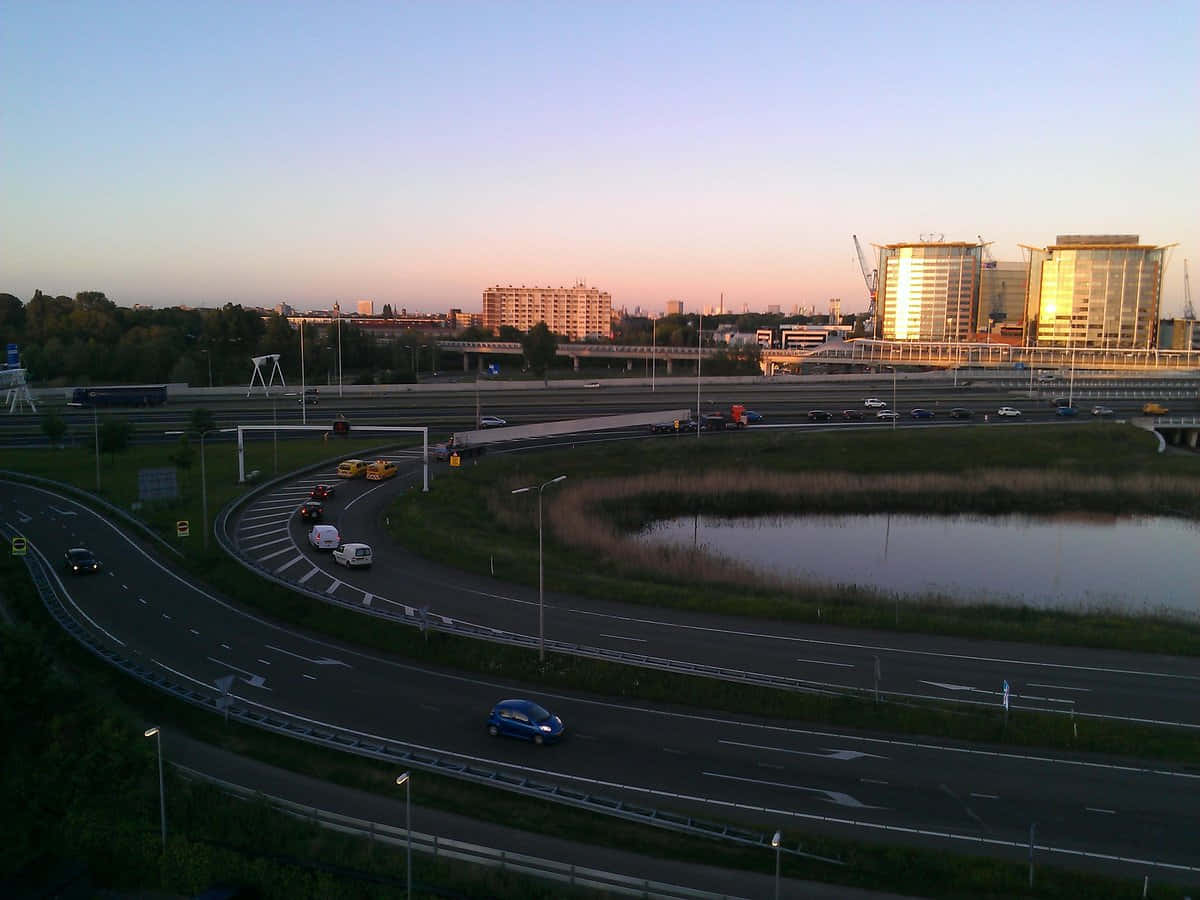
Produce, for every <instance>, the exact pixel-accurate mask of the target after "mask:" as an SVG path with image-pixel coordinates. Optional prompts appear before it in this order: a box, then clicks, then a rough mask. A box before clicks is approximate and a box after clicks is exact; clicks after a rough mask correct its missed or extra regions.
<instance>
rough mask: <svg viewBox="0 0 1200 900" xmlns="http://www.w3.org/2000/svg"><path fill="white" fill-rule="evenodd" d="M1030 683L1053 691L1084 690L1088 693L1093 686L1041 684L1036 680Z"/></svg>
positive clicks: (1031, 685)
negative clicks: (1078, 686)
mask: <svg viewBox="0 0 1200 900" xmlns="http://www.w3.org/2000/svg"><path fill="white" fill-rule="evenodd" d="M1028 684H1029V686H1030V687H1040V688H1050V689H1051V690H1052V691H1083V692H1084V693H1087V694H1090V693H1091V692H1092V689H1091V688H1077V687H1067V686H1066V685H1062V684H1039V683H1038V682H1036V681H1030V682H1028Z"/></svg>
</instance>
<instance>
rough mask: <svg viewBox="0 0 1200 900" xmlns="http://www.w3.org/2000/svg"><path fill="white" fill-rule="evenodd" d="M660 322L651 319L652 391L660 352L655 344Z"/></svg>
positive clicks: (652, 390)
mask: <svg viewBox="0 0 1200 900" xmlns="http://www.w3.org/2000/svg"><path fill="white" fill-rule="evenodd" d="M657 324H658V320H657V319H651V320H650V393H652V394H653V393H654V373H655V372H656V371H657V370H658V354H657V353H656V350H657V347H656V344H655V341H656V338H655V333H654V332H655V326H656V325H657Z"/></svg>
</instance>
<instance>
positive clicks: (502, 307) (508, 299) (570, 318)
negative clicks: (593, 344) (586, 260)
mask: <svg viewBox="0 0 1200 900" xmlns="http://www.w3.org/2000/svg"><path fill="white" fill-rule="evenodd" d="M538 322H545V323H546V326H547V327H548V328H549V329H550V330H551V331H553V332H554V333H555V334H561V335H565V336H566V337H567V338H568V339H570V340H573V341H582V340H587V339H588V338H606V339H607V338H611V337H612V295H610V294H609V293H608V292H607V291H601V290H600V289H598V288H594V287H587V286H586V285H584V284H582V283H580V284H575V285H573V286H571V287H561V286H560V287H557V288H553V287H544V288H541V287H526V286H525V285H521V286H520V287H513V286H512V285H511V284H510V285H508V286H507V287H502V286H501V285H495V286H493V287H490V288H488V289H487V290H485V291H484V292H483V326H484V327H485V328H491V329H493V330H498V329H500V327H501V326H504V325H510V326H512V327H513V328H516V329H517V330H518V331H529V329H531V328H533V326H534V325H536V324H537V323H538Z"/></svg>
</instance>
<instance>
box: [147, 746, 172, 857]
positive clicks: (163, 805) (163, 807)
mask: <svg viewBox="0 0 1200 900" xmlns="http://www.w3.org/2000/svg"><path fill="white" fill-rule="evenodd" d="M145 736H146V737H152V738H155V739H156V740H155V743H156V744H158V817H159V822H160V824H161V826H162V845H163V856H166V855H167V795H166V794H165V793H163V771H162V732H161V731H160V730H159V727H158V726H157V725H155V726H154V727H153V728H147V729H146V735H145Z"/></svg>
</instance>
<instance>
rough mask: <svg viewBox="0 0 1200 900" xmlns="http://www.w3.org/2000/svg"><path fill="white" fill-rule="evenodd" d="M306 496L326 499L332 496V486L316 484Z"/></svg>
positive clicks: (314, 498)
mask: <svg viewBox="0 0 1200 900" xmlns="http://www.w3.org/2000/svg"><path fill="white" fill-rule="evenodd" d="M308 496H309V497H311V498H312V499H313V500H328V499H329V498H330V497H332V496H333V486H332V485H329V484H318V485H317V486H316V487H315V488H313V489H312V490H311V491H309V492H308Z"/></svg>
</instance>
